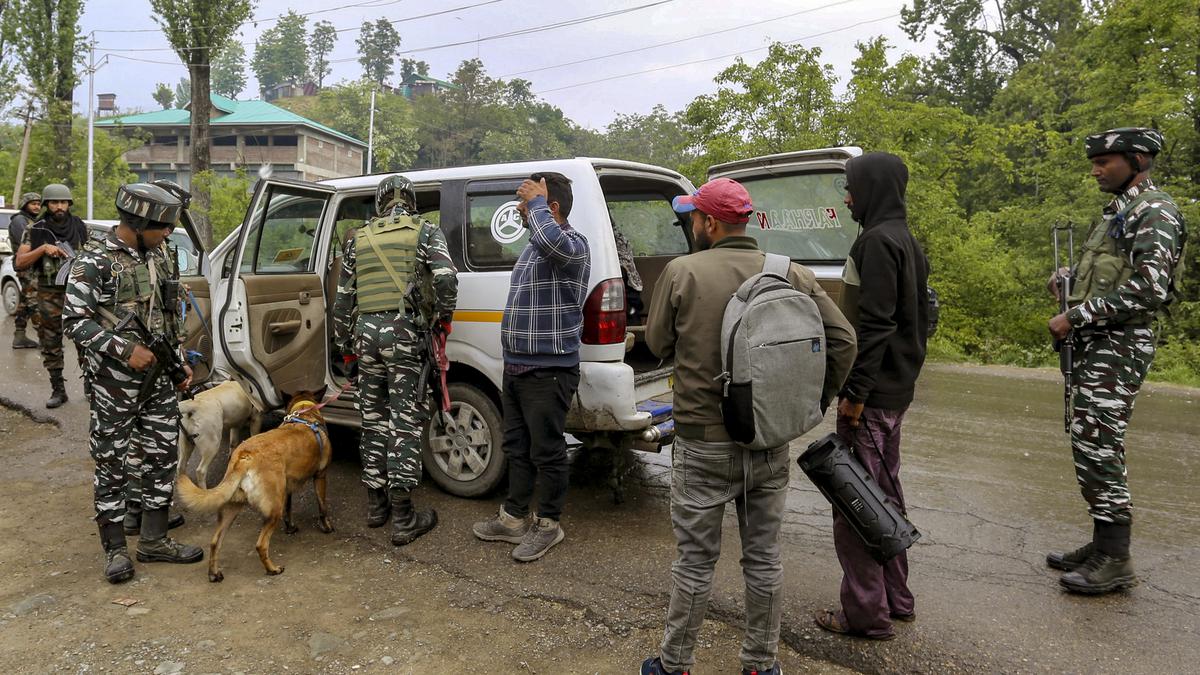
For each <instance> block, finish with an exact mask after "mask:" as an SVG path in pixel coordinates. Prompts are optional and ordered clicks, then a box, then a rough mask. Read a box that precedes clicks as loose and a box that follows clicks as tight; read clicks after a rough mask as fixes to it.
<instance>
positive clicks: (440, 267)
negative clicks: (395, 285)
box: [333, 207, 458, 490]
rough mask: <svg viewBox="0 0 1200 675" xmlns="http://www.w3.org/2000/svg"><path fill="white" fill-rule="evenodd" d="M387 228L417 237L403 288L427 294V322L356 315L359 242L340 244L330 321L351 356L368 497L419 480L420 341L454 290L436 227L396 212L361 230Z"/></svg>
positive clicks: (407, 314) (412, 315)
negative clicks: (406, 230) (354, 358)
mask: <svg viewBox="0 0 1200 675" xmlns="http://www.w3.org/2000/svg"><path fill="white" fill-rule="evenodd" d="M389 224H391V225H399V226H401V227H406V228H419V229H420V235H419V239H418V243H417V247H416V248H417V250H416V251H415V254H413V255H414V258H415V261H416V264H415V265H414V266H413V269H415V270H416V271H415V273H414V276H416V277H419V278H418V279H416V280H415V281H413V280H410V284H411V283H416V284H417V286H418V287H422V286H424V287H426V288H428V287H430V286H431V287H432V294H433V298H431V299H428V300H431V302H432V305H433V313H432V316H429V317H425V316H422V314H421V313H420V312H415V311H413V310H412V309H411V308H409V309H404V310H403V311H380V312H367V311H362V312H360V311H358V308H359V305H360V297H359V294H360V293H363V294H364V295H365V294H366V293H367V292H369V291H367V289H360V288H359V286H358V279H359V276H360V275H362V274H365V273H366V272H367V270H365V269H358V268H357V257H358V256H357V254H356V251H357V250H358V247H359V246H360V245H361V242H362V241H363V236H362V234H360V235H359V236H357V237H356V238H355V239H352V240H350V241H349V242H347V244H346V248H345V251H344V252H343V254H342V274H341V279H340V282H339V284H338V291H337V298H336V300H335V304H334V310H333V319H334V330H335V338H336V341H337V344H338V346H339V348H340V349H341V351H342V353H344V354H357V355H358V364H359V366H358V367H359V375H358V382H357V384H358V407H359V411H360V413H361V414H362V445H361V456H362V467H363V473H362V481H363V483H364V484H365V485H366V486H367V487H368V488H371V489H383V488H387V489H389V490H396V489H412V488H415V487H416V486H417V484H418V482H419V481H420V478H421V432H422V430H423V429H424V425H425V423H426V421H428V419H429V407H428V406H429V404H428V402H425V403H421V404H418V399H419V398H420V397H421V396H422V395H423V394H424V389H425V386H426V384H425V382H421V381H419V380H420V374H421V369H422V366H423V365H424V359H426V358H428V355H427V354H425V345H424V339H423V336H424V333H425V331H426V330H427V329H428V327H429V325H430V322H431V321H433V320H436V319H443V318H444V319H449V317H450V314H451V313H452V312H453V309H454V304H455V300H456V298H457V289H458V283H457V276H456V274H457V270H456V269H455V267H454V263H453V262H452V261H451V259H450V253H449V251H448V249H447V248H446V240H445V237H444V236H443V235H442V232H441V230H440V229H438V228H437V226H435V225H433V224H432V223H429V222H428V221H426V220H423V219H422V218H420V217H419V216H412V215H408V214H407V213H406V212H405V211H404V210H403V209H402V208H399V207H397V208H396V209H394V210H393V211H392V212H391V214H390V215H388V216H386V217H381V218H376V219H375V220H373V221H371V222H370V223H369V224H368V225H366V226H365V228H378V227H380V226H385V225H389ZM393 262H396V261H393ZM425 281H428V282H429V283H428V284H426V283H424V282H425ZM385 290H391V291H392V292H394V289H385ZM406 290H407V289H405V291H406ZM403 292H404V291H401V293H403ZM427 292H428V291H427ZM397 309H398V310H400V307H397ZM355 315H357V320H355V319H354V317H355Z"/></svg>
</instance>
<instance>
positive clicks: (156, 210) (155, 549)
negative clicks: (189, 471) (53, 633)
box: [63, 183, 204, 583]
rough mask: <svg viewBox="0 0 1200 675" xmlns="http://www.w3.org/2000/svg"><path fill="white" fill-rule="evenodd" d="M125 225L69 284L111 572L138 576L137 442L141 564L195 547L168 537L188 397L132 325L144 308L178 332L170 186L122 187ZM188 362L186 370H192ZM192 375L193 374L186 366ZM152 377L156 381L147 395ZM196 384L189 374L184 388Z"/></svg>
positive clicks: (113, 577)
mask: <svg viewBox="0 0 1200 675" xmlns="http://www.w3.org/2000/svg"><path fill="white" fill-rule="evenodd" d="M117 211H118V212H119V213H120V216H121V223H120V224H119V225H118V226H117V227H116V229H114V230H113V231H112V233H110V234H109V236H108V238H107V239H106V241H105V242H104V246H103V248H102V249H98V250H89V251H87V252H85V253H84V254H83V255H81V256H80V257H79V259H78V260H76V261H75V262H74V263H73V264H72V266H71V270H70V276H69V278H68V282H67V292H66V295H67V303H66V308H65V310H64V313H63V319H64V321H63V323H64V328H65V330H66V332H67V335H68V336H70V337H71V339H73V340H75V342H76V344H77V345H78V346H80V347H81V348H82V349H83V350H84V354H85V356H86V362H85V365H84V378H85V379H86V381H87V382H88V384H89V388H90V390H91V397H90V401H89V402H90V404H91V429H90V439H89V440H90V450H91V455H92V459H93V460H94V461H95V463H96V473H95V481H94V488H95V509H96V523H97V525H98V526H99V528H100V540H101V543H102V544H103V546H104V551H105V556H106V563H105V568H104V574H105V578H107V579H108V580H109V581H110V582H112V583H119V582H121V581H126V580H128V579H130V578H132V577H133V571H134V570H133V563H132V562H131V561H130V559H129V554H128V553H127V551H126V547H125V532H124V529H123V521H124V518H125V489H126V476H125V461H126V455H127V454H128V453H129V452H131V450H132V448H134V447H140V448H141V451H142V453H143V456H142V486H141V487H142V490H141V499H142V505H143V509H144V510H143V512H142V519H141V533H140V537H139V540H138V547H137V559H138V561H139V562H172V563H194V562H198V561H200V560H201V559H203V557H204V552H203V551H202V550H201V549H200V548H198V547H195V546H189V545H186V544H181V543H179V542H176V541H174V540H173V539H171V538H170V537H168V536H167V509H168V507H169V506H170V504H171V495H172V492H173V491H174V486H175V467H176V462H177V461H178V442H177V441H178V436H179V401H178V398H177V394H176V392H175V388H174V387H173V385H172V381H171V379H170V378H169V377H168V375H167V373H166V372H165V371H164V370H163V369H162V366H163V364H161V363H157V358H156V356H155V354H154V352H152V351H151V350H150V349H148V348H147V346H146V345H145V344H144V341H145V340H146V339H147V338H146V336H145V335H143V334H142V333H140V332H139V331H137V330H131V329H128V328H126V326H128V325H130V324H128V323H127V319H128V318H129V317H130V316H131V315H136V316H138V317H140V318H141V320H142V321H143V322H144V323H145V325H146V327H147V328H148V330H149V331H150V332H151V333H152V334H154V335H165V336H167V338H168V340H172V339H177V336H178V335H179V330H180V326H179V324H178V320H177V319H178V317H177V315H176V314H175V312H174V311H173V309H174V305H173V300H172V298H171V295H172V293H171V292H170V286H169V282H170V281H171V279H170V267H169V265H168V264H167V262H166V261H165V260H164V258H163V256H162V254H161V249H160V245H161V243H162V240H163V239H164V238H165V237H166V233H167V232H168V231H169V227H170V226H171V225H172V224H174V223H175V222H176V221H177V220H178V219H179V216H180V213H181V212H182V204H181V203H180V201H179V199H178V198H176V197H175V196H174V195H172V194H171V193H169V192H167V191H165V190H163V189H162V188H159V187H157V186H155V185H148V184H144V183H139V184H134V185H125V186H122V187H121V188H120V190H118V192H117ZM185 369H186V367H185ZM187 374H188V378H187V380H190V371H189V372H188V373H187ZM146 378H153V379H152V380H151V382H152V383H151V384H150V385H148V386H149V389H148V390H147V391H146V394H145V395H144V396H143V395H142V389H143V385H145V380H146ZM188 384H189V382H188V381H184V382H182V384H181V388H186V387H187V385H188Z"/></svg>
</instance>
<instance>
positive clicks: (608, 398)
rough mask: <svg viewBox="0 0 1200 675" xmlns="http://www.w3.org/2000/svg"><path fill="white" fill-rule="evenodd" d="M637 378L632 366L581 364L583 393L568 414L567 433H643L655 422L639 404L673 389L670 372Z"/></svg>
mask: <svg viewBox="0 0 1200 675" xmlns="http://www.w3.org/2000/svg"><path fill="white" fill-rule="evenodd" d="M655 373H657V374H658V375H657V376H654V377H650V378H648V379H646V378H645V376H646V375H652V374H651V373H644V374H643V375H638V376H635V375H634V372H633V368H631V367H629V365H628V364H626V363H622V362H616V361H583V362H581V363H580V364H579V393H578V394H577V395H576V397H575V400H574V401H572V402H571V410H570V412H569V413H567V431H568V432H583V431H642V430H645V429H647V428H648V427H650V426H651V424H652V423H653V422H657V421H659V420H656V419H655V416H654V414H653V413H652V412H651V411H649V410H643V409H639V405H638V404H639V403H641V402H642V401H645V400H646V399H649V398H654V397H656V396H662V395H663V394H665V393H667V392H669V391H670V390H671V385H670V374H671V373H670V369H669V368H668V369H662V370H660V371H655Z"/></svg>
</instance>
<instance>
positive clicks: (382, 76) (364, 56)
mask: <svg viewBox="0 0 1200 675" xmlns="http://www.w3.org/2000/svg"><path fill="white" fill-rule="evenodd" d="M355 44H357V45H358V63H359V64H360V65H361V66H362V68H363V75H364V76H366V78H367V79H369V80H371V81H372V82H374V83H376V84H378V85H383V83H384V81H385V80H387V78H388V77H390V76H391V74H392V72H393V69H392V63H393V62H394V60H395V58H396V55H397V54H398V53H399V52H400V33H397V32H396V27H395V26H393V25H392V23H391V22H390V21H388V20H387V19H376V20H375V23H371V22H370V21H364V22H363V25H362V29H361V30H360V31H359V35H358V39H356V40H355Z"/></svg>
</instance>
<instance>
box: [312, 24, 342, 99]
mask: <svg viewBox="0 0 1200 675" xmlns="http://www.w3.org/2000/svg"><path fill="white" fill-rule="evenodd" d="M309 42H310V44H309V49H308V51H309V54H310V55H311V56H312V66H311V67H310V68H309V70H310V72H311V73H312V76H313V77H315V78H316V79H317V88H318V89H320V88H321V87H323V86H325V76H326V75H328V74H329V73H330V71H331V68H330V67H329V55H330V53H332V52H333V46H334V44H336V43H337V29H336V28H334V27H333V24H331V23H329V22H328V21H318V22H316V23H315V24H313V31H312V38H311V40H310V41H309Z"/></svg>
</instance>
